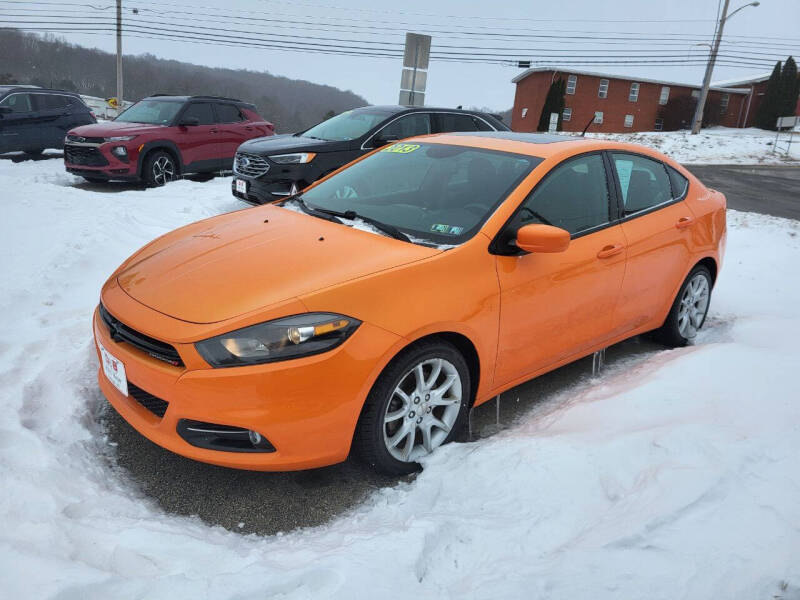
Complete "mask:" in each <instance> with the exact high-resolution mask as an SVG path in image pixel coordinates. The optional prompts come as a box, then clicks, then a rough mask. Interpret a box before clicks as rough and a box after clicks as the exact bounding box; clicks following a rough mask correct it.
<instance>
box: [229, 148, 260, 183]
mask: <svg viewBox="0 0 800 600" xmlns="http://www.w3.org/2000/svg"><path fill="white" fill-rule="evenodd" d="M267 171H269V163H268V162H267V160H266V159H265V158H263V157H261V156H258V155H257V154H247V153H246V152H237V153H236V158H235V159H234V161H233V172H234V173H236V174H237V175H243V176H244V177H261V176H262V175H263V174H264V173H266V172H267Z"/></svg>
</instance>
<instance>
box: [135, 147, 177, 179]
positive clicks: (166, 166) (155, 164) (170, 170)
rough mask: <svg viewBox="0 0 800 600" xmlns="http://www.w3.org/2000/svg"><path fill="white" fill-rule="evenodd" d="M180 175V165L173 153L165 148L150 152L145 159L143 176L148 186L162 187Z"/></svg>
mask: <svg viewBox="0 0 800 600" xmlns="http://www.w3.org/2000/svg"><path fill="white" fill-rule="evenodd" d="M177 176H178V165H177V164H176V163H175V159H174V158H172V155H171V154H169V153H168V152H164V151H163V150H157V151H156V152H153V153H152V154H148V155H147V158H146V159H145V161H144V168H143V169H142V177H143V178H144V181H145V183H146V184H147V186H148V187H160V186H162V185H165V184H166V183H167V182H169V181H173V180H174V179H175V178H177Z"/></svg>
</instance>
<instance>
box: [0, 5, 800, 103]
mask: <svg viewBox="0 0 800 600" xmlns="http://www.w3.org/2000/svg"><path fill="white" fill-rule="evenodd" d="M78 1H79V0H63V2H64V4H63V7H67V6H71V7H72V8H73V9H74V8H75V6H74V5H75V4H76V3H77V2H78ZM91 2H92V5H93V6H96V7H98V8H100V9H102V7H104V6H107V5H111V4H113V1H111V0H91ZM746 3H747V0H731V8H730V11H733V10H735V9H736V8H738V7H739V6H742V5H743V4H746ZM0 4H2V3H0ZM36 5H37V3H35V2H31V3H30V6H36ZM123 5H124V7H125V10H126V14H127V13H129V12H130V11H131V9H133V8H139V10H140V13H139V15H140V16H139V18H143V17H147V16H150V17H151V18H161V19H164V18H167V19H169V20H171V21H177V22H180V20H181V19H182V17H181V16H180V14H179V13H178V12H169V11H181V10H183V11H185V10H187V7H189V6H193V8H192V9H191V10H193V11H196V14H195V15H194V18H197V19H205V20H206V21H205V25H206V26H207V25H209V24H213V20H214V19H213V17H210V16H208V15H214V14H220V15H234V16H238V17H247V18H252V19H253V21H252V23H253V27H254V28H255V23H256V21H255V19H257V18H261V19H277V20H278V22H277V23H275V22H267V21H260V22H259V23H261V24H260V25H259V27H260V29H258V30H257V35H259V34H263V35H265V36H266V35H269V33H270V32H271V33H282V34H287V33H288V34H291V33H297V34H300V35H308V36H328V37H337V38H347V39H353V40H359V41H372V42H384V43H398V44H401V43H402V42H403V41H404V32H405V31H406V30H412V31H417V32H420V33H427V32H431V31H433V30H438V32H436V33H432V35H433V48H434V50H436V48H437V44H438V47H439V48H442V47H443V46H445V45H471V46H484V47H485V46H490V47H498V46H502V47H516V48H520V47H524V48H526V49H530V50H531V51H530V52H525V53H521V52H509V56H510V57H512V58H517V57H520V58H523V57H527V58H531V59H533V60H536V59H537V56H538V54H537V52H539V51H547V50H550V51H564V50H568V51H572V52H575V53H579V52H580V51H584V53H585V54H588V55H591V56H599V55H604V56H609V55H610V54H611V52H609V49H614V51H615V52H617V53H619V52H625V50H626V49H629V50H630V51H631V52H634V53H637V52H638V53H642V52H647V51H648V50H650V49H652V50H654V51H657V50H659V49H660V50H661V51H663V50H664V48H665V47H667V46H668V47H669V49H670V54H671V55H673V56H675V57H677V60H679V61H680V62H681V63H682V64H680V65H676V66H652V65H651V66H641V65H636V66H629V65H620V64H617V65H615V66H599V65H592V66H588V65H587V66H582V67H580V68H583V69H586V70H591V71H602V72H607V73H614V74H622V75H626V74H627V75H636V76H639V77H649V78H656V79H667V80H672V81H679V82H684V81H685V82H687V83H695V84H699V83H700V81H701V79H702V76H703V67H702V66H700V65H697V66H693V65H689V64H687V61H690V60H692V59H693V58H694V59H698V58H702V57H703V54H704V52H707V48H706V47H705V46H697V45H693V44H695V43H696V40H688V39H685V38H688V37H691V36H692V35H694V36H696V37H697V38H703V39H708V40H710V39H711V37H712V35H713V32H714V20H715V18H716V16H717V9H718V0H567V1H565V0H547V1H542V0H491V1H486V0H484V1H481V2H465V1H464V0H437V1H436V2H431V1H430V0H404V1H403V2H385V1H381V0H378V1H376V0H371V1H370V0H301V1H297V2H289V1H278V0H226V2H225V3H224V6H223V5H221V4H215V3H214V2H212V1H211V0H195V1H194V2H192V1H190V0H161V1H158V2H157V1H155V0H140V1H138V2H137V0H124V3H123ZM38 6H39V7H40V8H41V7H42V4H39V5H38ZM2 8H4V9H8V6H3V7H2ZM221 9H222V10H223V11H225V12H220V10H221ZM85 10H86V11H87V14H98V13H99V12H103V13H104V14H106V15H109V16H113V11H112V10H104V11H102V10H100V11H99V10H97V9H95V8H86V9H85ZM239 11H241V12H239ZM202 15H206V16H202ZM131 18H136V17H131ZM191 18H192V17H191V16H187V20H186V21H183V22H184V23H187V22H194V23H195V25H198V24H199V25H201V26H202V25H203V22H201V21H190V19H191ZM209 20H210V21H209ZM634 20H636V21H654V22H634ZM679 20H680V21H679ZM689 20H691V21H689ZM301 21H318V22H320V23H321V26H319V27H318V26H312V27H308V26H307V25H299V23H300V22H301ZM798 23H800V0H761V6H759V7H749V8H745V9H744V10H743V11H741V12H740V13H738V14H736V15H735V16H733V17H732V18H731V20H730V21H729V22H728V23H727V24H726V26H725V37H726V38H728V39H730V40H732V41H733V40H741V41H742V42H749V44H750V45H749V46H747V47H745V46H742V47H741V49H739V48H732V49H731V51H737V52H740V53H748V54H750V55H752V56H755V57H757V58H761V59H764V60H769V61H774V60H775V59H778V58H781V59H782V58H785V57H786V56H787V55H788V54H790V53H794V54H795V56H797V55H800V31H798ZM365 26H375V27H380V28H384V29H380V30H378V29H374V30H369V29H366V30H363V29H359V27H365ZM219 27H220V28H229V29H245V30H248V29H249V28H248V21H246V20H240V22H239V23H236V22H233V23H231V22H228V23H221V22H220V24H219ZM299 27H305V29H302V30H301V29H299ZM325 27H329V29H328V30H327V31H325V30H324V28H325ZM254 30H255V29H254ZM564 30H570V31H573V32H583V33H573V34H570V33H562V32H563V31H564ZM468 31H471V32H480V33H481V34H482V35H480V36H477V37H475V36H473V37H466V34H465V33H464V32H468ZM483 32H485V33H487V34H492V35H485V36H484V35H483ZM612 32H623V33H627V34H647V35H653V36H655V35H658V36H660V37H662V38H663V39H665V40H670V41H669V42H667V43H666V44H667V46H661V47H656V46H654V45H652V44H649V43H648V42H637V43H630V44H626V43H622V44H617V45H607V44H606V45H604V44H603V43H602V40H601V41H593V40H576V39H574V36H575V35H582V36H586V35H592V34H593V33H601V34H602V33H605V34H607V35H613V33H612ZM503 33H506V34H507V33H512V34H517V35H521V34H528V33H529V34H555V35H557V36H558V37H555V38H550V39H525V38H520V39H519V40H514V39H511V40H509V39H507V38H506V39H503V38H502V36H498V35H497V34H503ZM62 35H63V36H64V37H66V38H67V39H68V40H70V41H73V42H76V43H79V44H81V45H86V46H93V47H97V48H100V49H103V50H107V51H114V49H115V42H114V37H113V34H111V33H104V34H100V35H97V34H95V35H88V34H77V33H70V34H62ZM737 36H755V38H756V39H750V40H746V39H744V38H738V37H737ZM600 37H601V38H602V37H604V36H602V35H601V36H600ZM571 38H572V39H571ZM498 40H499V41H498ZM636 44H639V45H636ZM754 44H764V45H767V46H770V47H768V48H760V47H758V46H756V45H754ZM124 51H125V52H126V53H132V54H140V53H144V52H149V53H151V54H155V55H156V56H159V57H164V58H173V59H177V60H182V61H188V62H192V63H196V64H202V65H209V66H219V67H231V68H247V69H254V70H263V71H268V72H270V73H273V74H277V75H284V76H286V77H291V78H299V79H307V80H309V81H313V82H316V83H324V84H329V85H333V86H336V87H338V88H342V89H349V90H352V91H354V92H356V93H358V94H360V95H362V96H363V97H364V98H366V99H367V101H368V102H370V103H373V104H388V103H396V102H397V94H398V87H399V82H400V71H401V60H400V59H399V58H374V57H356V56H331V55H325V54H312V53H307V52H303V51H281V50H269V49H253V48H232V47H225V46H218V45H202V44H197V43H187V42H178V41H167V40H151V39H136V38H133V37H127V38H126V39H125V43H124ZM759 52H763V53H764V54H763V55H762V54H755V53H759ZM564 66H566V64H565V65H564ZM769 69H770V67H769V66H766V67H764V66H758V65H753V66H745V65H742V66H718V67H717V68H716V69H715V72H714V79H715V80H720V79H731V78H734V77H739V76H741V77H746V76H748V75H751V74H757V73H760V72H763V71H765V70H769ZM519 72H520V70H519V69H517V68H516V67H513V66H506V65H497V64H481V63H471V64H458V63H453V62H432V63H431V67H430V71H429V75H428V86H427V98H426V104H428V105H439V106H456V105H459V104H462V105H465V106H487V107H490V108H493V109H496V110H502V109H505V108H509V107H510V106H511V105H512V104H513V100H514V85H513V84H512V83H511V79H512V78H513V77H514V76H515V75H516V74H518V73H519Z"/></svg>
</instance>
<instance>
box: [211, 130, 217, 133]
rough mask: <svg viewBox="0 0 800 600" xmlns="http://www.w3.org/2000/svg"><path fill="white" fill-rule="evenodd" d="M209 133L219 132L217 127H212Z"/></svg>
mask: <svg viewBox="0 0 800 600" xmlns="http://www.w3.org/2000/svg"><path fill="white" fill-rule="evenodd" d="M211 133H219V129H212V130H211Z"/></svg>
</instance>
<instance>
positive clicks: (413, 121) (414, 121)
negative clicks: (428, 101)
mask: <svg viewBox="0 0 800 600" xmlns="http://www.w3.org/2000/svg"><path fill="white" fill-rule="evenodd" d="M430 132H431V119H430V115H429V114H428V113H413V114H410V115H406V116H405V117H400V118H399V119H397V120H396V121H394V122H392V123H390V124H389V125H387V126H386V127H384V128H383V129H382V130H381V131H379V132H378V135H377V137H380V138H383V139H393V138H396V139H398V140H402V139H403V138H407V137H412V136H415V135H425V134H426V133H430Z"/></svg>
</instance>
